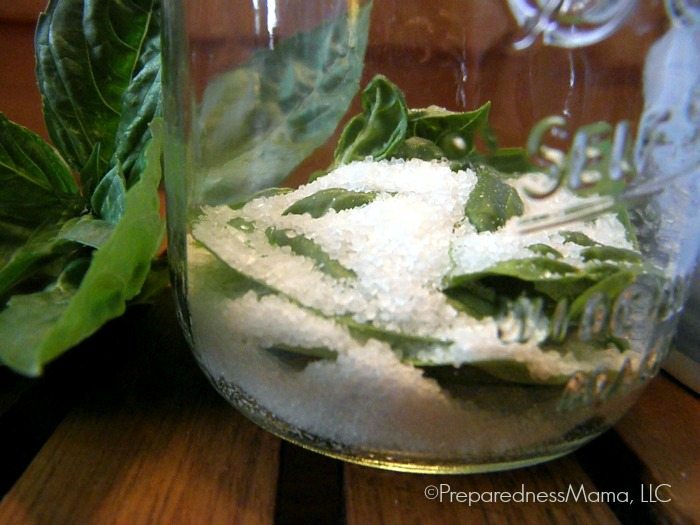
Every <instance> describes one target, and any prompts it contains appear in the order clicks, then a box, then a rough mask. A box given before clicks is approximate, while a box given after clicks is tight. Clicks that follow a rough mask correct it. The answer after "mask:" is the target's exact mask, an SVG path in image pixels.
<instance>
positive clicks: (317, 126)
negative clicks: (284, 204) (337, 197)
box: [197, 2, 371, 204]
mask: <svg viewBox="0 0 700 525" xmlns="http://www.w3.org/2000/svg"><path fill="white" fill-rule="evenodd" d="M370 11H371V2H369V3H366V4H365V5H363V6H362V7H360V8H359V10H358V11H357V12H352V13H341V14H340V15H338V16H336V17H335V18H333V19H331V20H330V21H328V22H326V23H324V24H322V25H320V26H319V27H317V28H315V29H313V30H311V31H308V32H303V33H298V34H296V35H293V36H291V37H289V38H285V39H282V40H280V42H279V43H278V44H277V45H276V46H275V48H274V49H270V50H261V51H258V52H257V53H255V54H254V55H253V57H252V58H251V59H250V60H249V61H248V62H247V63H246V64H244V65H242V66H241V67H239V68H237V69H234V70H232V71H230V72H227V73H224V74H223V75H222V76H221V77H220V78H218V79H217V80H215V81H214V82H212V83H211V84H210V85H209V86H208V87H207V89H206V91H205V93H204V97H203V101H202V104H201V107H200V108H199V117H198V122H199V126H200V127H201V130H202V134H201V144H202V150H201V151H200V152H198V157H199V158H201V159H202V161H201V162H202V163H203V168H202V169H204V170H207V172H208V174H207V176H206V178H205V180H204V183H203V187H202V188H199V189H197V191H198V193H199V194H200V196H201V198H203V200H204V201H205V202H208V203H211V204H218V203H226V202H230V201H231V200H233V199H235V198H236V197H237V196H240V195H247V194H250V193H253V192H255V191H257V190H259V189H261V188H264V187H266V186H273V185H276V184H278V183H279V182H280V181H282V180H283V179H284V178H285V177H287V176H288V175H289V173H290V172H291V171H292V170H293V169H294V168H295V167H296V166H297V165H299V163H301V162H302V161H303V160H304V159H305V158H306V157H307V156H308V155H309V154H311V153H312V152H313V151H314V150H315V149H316V148H318V147H319V146H320V145H322V144H323V143H324V142H325V141H326V140H327V139H328V138H329V137H330V136H331V134H332V133H333V131H334V130H335V128H336V127H337V126H338V123H339V122H340V119H341V118H342V116H343V115H344V114H345V112H346V111H347V109H348V107H349V106H350V102H351V101H352V98H353V97H354V96H355V94H356V93H357V90H358V89H359V81H360V76H361V74H362V66H363V64H364V54H365V49H366V47H367V36H368V30H369V15H370Z"/></svg>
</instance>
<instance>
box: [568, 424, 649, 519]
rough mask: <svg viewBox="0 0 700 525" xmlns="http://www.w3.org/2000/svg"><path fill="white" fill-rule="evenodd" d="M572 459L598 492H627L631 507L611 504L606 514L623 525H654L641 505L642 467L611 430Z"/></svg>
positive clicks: (619, 503)
mask: <svg viewBox="0 0 700 525" xmlns="http://www.w3.org/2000/svg"><path fill="white" fill-rule="evenodd" d="M575 457H576V459H577V460H578V462H579V463H580V464H581V467H582V468H583V470H584V471H585V472H586V474H588V476H589V477H590V478H591V480H592V481H593V483H594V484H595V485H596V488H597V490H598V491H600V492H614V493H619V492H628V493H629V496H630V499H632V500H634V503H632V504H630V503H621V502H611V503H608V506H609V507H610V510H612V511H613V512H614V513H615V516H616V517H617V519H619V520H620V522H621V523H623V525H626V524H630V525H644V524H647V523H648V524H653V523H656V520H655V519H654V512H653V509H652V507H651V505H649V503H642V502H641V501H640V500H641V496H642V495H641V494H640V487H641V485H642V479H643V476H642V470H643V466H642V464H641V462H640V461H639V459H638V458H637V456H636V455H635V454H634V453H633V452H632V451H631V450H629V449H628V448H627V447H626V446H625V444H624V443H623V442H622V440H621V439H620V437H619V436H618V435H617V434H616V433H615V432H614V431H612V430H610V431H608V432H606V433H604V434H603V435H602V436H600V437H598V438H596V439H594V440H593V441H591V442H590V443H589V444H587V445H586V446H584V447H582V448H581V449H579V450H578V451H576V452H575Z"/></svg>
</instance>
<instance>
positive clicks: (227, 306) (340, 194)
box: [164, 0, 700, 472]
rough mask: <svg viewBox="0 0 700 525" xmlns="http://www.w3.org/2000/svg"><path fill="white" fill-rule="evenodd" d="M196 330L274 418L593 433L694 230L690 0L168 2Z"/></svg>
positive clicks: (685, 264) (177, 152) (334, 441)
mask: <svg viewBox="0 0 700 525" xmlns="http://www.w3.org/2000/svg"><path fill="white" fill-rule="evenodd" d="M164 16H165V24H164V28H165V29H164V37H165V38H164V49H165V53H164V93H165V95H164V97H165V98H164V111H165V119H166V129H167V145H166V153H165V169H166V185H167V198H168V200H167V202H168V222H169V235H170V241H169V242H170V256H171V261H172V271H173V275H174V282H175V283H176V294H177V298H178V303H179V313H180V318H181V322H182V325H183V327H184V331H185V333H186V335H187V337H188V338H189V341H190V344H191V346H192V349H193V351H194V354H195V355H196V357H197V360H198V361H199V363H200V365H201V367H202V368H203V370H204V371H205V372H206V374H207V375H208V377H209V378H210V379H211V382H212V383H213V385H214V386H215V387H216V388H217V389H218V391H219V392H221V394H223V395H224V396H225V397H226V398H227V399H228V400H229V401H230V402H231V403H232V404H233V405H234V406H235V407H237V408H238V409H239V410H240V411H241V412H242V413H244V414H245V415H246V416H247V417H249V418H250V419H252V420H253V421H255V422H256V423H257V424H259V425H260V426H262V427H264V428H265V429H267V430H269V431H270V432H273V433H275V434H277V435H279V436H281V437H283V438H285V439H287V440H290V441H292V442H294V443H297V444H300V445H302V446H304V447H307V448H310V449H313V450H316V451H319V452H321V453H324V454H328V455H330V456H333V457H337V458H342V459H345V460H349V461H354V462H358V463H362V464H366V465H374V466H378V467H384V468H391V469H397V470H407V471H415V472H477V471H486V470H497V469H504V468H510V467H516V466H522V465H527V464H532V463H536V462H540V461H544V460H547V459H551V458H554V457H557V456H560V455H562V454H565V453H567V452H570V451H571V450H573V449H575V448H576V447H578V446H580V445H581V444H583V443H585V442H586V441H588V440H590V439H592V438H593V437H595V436H596V435H598V434H600V433H601V432H603V431H604V430H605V429H607V428H609V427H610V426H611V425H612V424H613V423H614V422H615V421H616V420H617V419H618V418H619V417H620V416H621V415H622V414H623V413H624V411H625V410H626V409H627V408H628V407H629V406H630V405H631V404H632V403H633V402H634V401H635V399H636V397H637V396H638V394H639V392H640V390H641V389H642V388H643V387H644V385H645V383H646V382H648V381H649V379H650V378H651V377H653V376H654V375H655V374H656V373H657V371H658V369H659V366H660V364H661V361H662V360H663V359H664V357H665V356H666V354H667V351H668V346H669V341H670V339H671V337H672V335H673V331H674V328H675V323H676V320H677V317H678V315H679V313H680V311H681V309H682V304H683V300H684V295H685V290H686V287H687V279H688V275H689V274H690V273H692V265H693V264H692V263H693V261H694V260H695V256H696V253H697V251H698V250H697V249H698V240H699V239H700V236H698V225H699V221H698V212H699V210H700V205H699V204H700V202H698V200H699V199H698V195H699V193H698V191H697V185H698V180H697V175H698V174H699V169H700V8H698V6H697V2H691V1H690V0H685V1H684V0H666V1H665V2H664V1H662V0H644V1H634V0H619V1H614V0H589V1H580V2H579V1H577V2H572V1H567V0H558V1H545V0H507V1H506V0H503V1H495V0H459V1H458V0H435V1H433V2H422V1H419V0H400V1H399V0H374V1H363V0H294V1H284V0H191V1H184V0H182V1H179V0H166V2H165V14H164Z"/></svg>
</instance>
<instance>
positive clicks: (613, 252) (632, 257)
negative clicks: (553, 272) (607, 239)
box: [581, 246, 644, 264]
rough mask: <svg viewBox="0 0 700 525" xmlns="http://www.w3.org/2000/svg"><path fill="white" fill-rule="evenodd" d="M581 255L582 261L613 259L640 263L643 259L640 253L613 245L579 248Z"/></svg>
mask: <svg viewBox="0 0 700 525" xmlns="http://www.w3.org/2000/svg"><path fill="white" fill-rule="evenodd" d="M581 257H582V258H583V260H584V261H590V260H599V261H614V262H628V263H635V264H642V263H643V262H644V259H643V258H642V254H640V253H637V252H635V251H633V250H627V249H625V248H616V247H614V246H590V247H588V248H584V249H583V250H581Z"/></svg>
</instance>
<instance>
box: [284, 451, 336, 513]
mask: <svg viewBox="0 0 700 525" xmlns="http://www.w3.org/2000/svg"><path fill="white" fill-rule="evenodd" d="M344 521H345V520H344V507H343V464H342V463H341V462H340V461H337V460H335V459H331V458H328V457H325V456H322V455H321V454H317V453H315V452H311V451H308V450H305V449H303V448H301V447H298V446H296V445H293V444H291V443H287V442H285V441H283V442H282V446H281V448H280V468H279V477H278V481H277V502H276V508H275V523H277V524H279V525H295V524H297V523H299V524H307V523H314V524H318V525H324V524H329V525H340V524H342V523H344Z"/></svg>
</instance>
